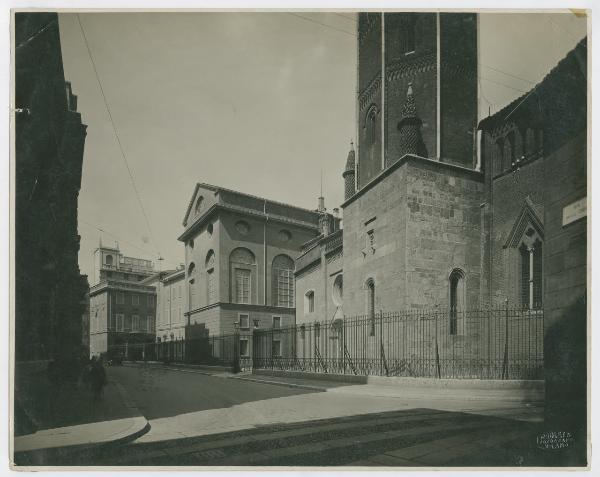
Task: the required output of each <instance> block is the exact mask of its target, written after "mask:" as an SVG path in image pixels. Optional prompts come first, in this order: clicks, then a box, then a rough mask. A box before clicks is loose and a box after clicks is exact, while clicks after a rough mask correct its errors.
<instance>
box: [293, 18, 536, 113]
mask: <svg viewBox="0 0 600 477" xmlns="http://www.w3.org/2000/svg"><path fill="white" fill-rule="evenodd" d="M288 14H289V15H292V16H294V17H298V18H301V19H302V20H306V21H309V22H312V23H315V24H317V25H320V26H322V27H324V28H330V29H332V30H334V31H338V32H340V33H345V34H348V35H352V36H354V37H356V35H355V34H354V33H350V32H348V31H346V30H342V29H339V28H336V27H334V26H332V25H329V24H327V23H324V22H320V21H317V20H314V19H313V18H309V17H305V16H303V15H298V14H297V13H291V12H288ZM336 15H338V16H342V17H344V18H346V19H348V20H351V19H350V18H348V17H346V16H345V15H341V14H336ZM479 64H480V65H481V66H483V67H485V68H488V69H490V70H493V71H496V72H498V73H501V74H504V75H506V76H509V77H511V78H514V79H518V80H521V81H525V82H527V83H529V84H532V85H534V84H536V82H535V81H532V80H529V79H526V78H523V77H521V76H518V75H515V74H512V73H508V72H506V71H503V70H501V69H499V68H495V67H493V66H490V65H486V64H484V63H479ZM478 79H479V80H483V81H488V82H490V83H494V84H497V85H499V86H504V87H505V88H508V89H512V90H514V91H517V92H519V93H524V94H525V93H527V91H525V90H523V89H520V88H516V87H514V86H511V85H508V84H506V83H503V82H501V81H496V80H492V79H489V78H485V77H483V76H480V75H478ZM485 101H486V102H487V103H488V104H490V105H491V104H493V103H491V102H490V101H488V99H487V98H485Z"/></svg>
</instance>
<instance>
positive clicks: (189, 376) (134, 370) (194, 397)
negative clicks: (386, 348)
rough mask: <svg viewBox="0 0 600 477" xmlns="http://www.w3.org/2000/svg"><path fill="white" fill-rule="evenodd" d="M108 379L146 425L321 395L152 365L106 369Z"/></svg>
mask: <svg viewBox="0 0 600 477" xmlns="http://www.w3.org/2000/svg"><path fill="white" fill-rule="evenodd" d="M108 375H109V377H110V378H111V379H114V380H115V381H118V382H119V383H121V385H122V386H123V387H124V388H125V390H126V392H127V394H128V395H129V397H130V398H131V399H132V400H133V401H134V403H135V405H136V407H137V408H138V410H139V412H140V413H141V414H142V415H144V417H145V418H146V419H148V420H149V421H152V420H155V419H162V418H168V417H174V416H179V415H182V414H188V413H193V412H198V411H207V410H211V409H224V408H229V407H233V406H236V405H240V404H244V403H248V402H253V401H262V400H265V399H273V398H279V397H287V396H295V395H299V394H309V393H317V392H322V390H319V389H307V388H298V387H289V386H285V385H265V383H262V382H252V381H246V380H242V379H229V378H226V377H215V376H210V375H206V374H202V373H199V372H196V371H193V370H186V369H175V370H173V369H170V368H168V367H163V366H153V365H146V366H118V367H112V368H108Z"/></svg>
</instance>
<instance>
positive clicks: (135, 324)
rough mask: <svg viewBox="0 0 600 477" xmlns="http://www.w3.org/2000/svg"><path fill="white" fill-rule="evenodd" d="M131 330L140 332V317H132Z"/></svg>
mask: <svg viewBox="0 0 600 477" xmlns="http://www.w3.org/2000/svg"><path fill="white" fill-rule="evenodd" d="M131 330H132V331H140V317H139V316H138V315H131Z"/></svg>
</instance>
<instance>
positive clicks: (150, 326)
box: [148, 316, 154, 333]
mask: <svg viewBox="0 0 600 477" xmlns="http://www.w3.org/2000/svg"><path fill="white" fill-rule="evenodd" d="M148 333H154V317H152V316H148Z"/></svg>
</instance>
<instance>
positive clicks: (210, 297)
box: [204, 250, 217, 305]
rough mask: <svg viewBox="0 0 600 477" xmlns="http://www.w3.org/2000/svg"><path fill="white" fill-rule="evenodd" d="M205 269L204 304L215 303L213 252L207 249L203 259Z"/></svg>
mask: <svg viewBox="0 0 600 477" xmlns="http://www.w3.org/2000/svg"><path fill="white" fill-rule="evenodd" d="M204 267H205V269H206V304H207V305H212V304H213V303H216V301H217V299H216V285H215V252H213V251H212V250H209V252H208V253H207V254H206V260H205V261H204Z"/></svg>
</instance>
